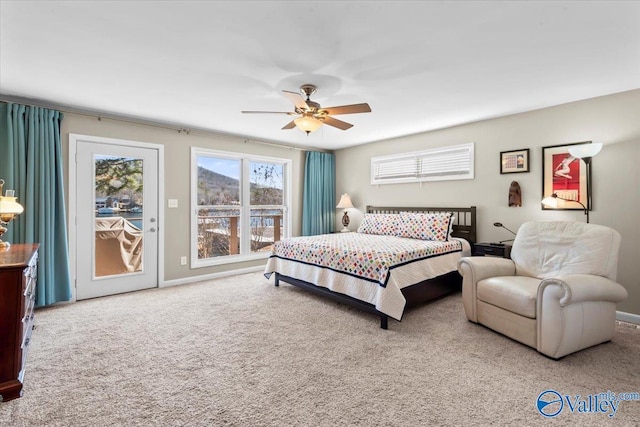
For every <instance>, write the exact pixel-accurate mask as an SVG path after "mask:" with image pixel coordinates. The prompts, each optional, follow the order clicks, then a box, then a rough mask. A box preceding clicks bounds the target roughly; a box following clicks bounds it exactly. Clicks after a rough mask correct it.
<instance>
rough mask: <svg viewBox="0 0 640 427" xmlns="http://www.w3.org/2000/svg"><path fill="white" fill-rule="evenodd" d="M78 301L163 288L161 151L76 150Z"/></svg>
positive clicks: (103, 146) (90, 146)
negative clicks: (160, 266) (160, 281)
mask: <svg viewBox="0 0 640 427" xmlns="http://www.w3.org/2000/svg"><path fill="white" fill-rule="evenodd" d="M76 162H77V165H76V171H77V172H76V180H77V182H76V192H77V194H76V200H77V201H76V230H77V232H76V250H77V254H76V257H77V262H76V270H77V274H76V298H77V299H78V300H81V299H86V298H93V297H99V296H104V295H111V294H117V293H122V292H130V291H136V290H140V289H146V288H152V287H156V286H157V285H158V151H157V150H155V149H150V148H139V147H130V146H125V145H116V144H108V143H101V142H87V141H79V142H78V144H77V147H76Z"/></svg>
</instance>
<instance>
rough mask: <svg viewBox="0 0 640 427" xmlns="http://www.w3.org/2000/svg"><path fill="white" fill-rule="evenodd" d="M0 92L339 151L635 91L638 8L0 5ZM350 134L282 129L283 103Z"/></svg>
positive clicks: (565, 4) (639, 78)
mask: <svg viewBox="0 0 640 427" xmlns="http://www.w3.org/2000/svg"><path fill="white" fill-rule="evenodd" d="M0 16H1V18H0V19H1V20H0V64H1V65H0V94H1V95H2V97H3V99H5V100H6V99H14V100H15V99H20V98H22V99H27V100H31V101H33V102H34V103H36V101H38V102H41V103H49V104H48V105H58V106H63V107H68V108H79V109H86V110H91V111H96V112H103V113H111V114H117V115H124V116H128V117H134V118H141V119H147V120H153V121H159V122H163V123H171V124H177V125H179V126H181V127H185V128H190V129H206V130H215V131H221V132H225V133H232V134H237V135H241V136H244V137H248V138H251V139H259V140H262V141H275V142H279V143H284V144H287V145H294V146H300V147H307V146H310V147H319V148H325V149H338V148H341V147H348V146H352V145H356V144H361V143H365V142H371V141H376V140H381V139H388V138H393V137H397V136H402V135H408V134H414V133H419V132H424V131H429V130H433V129H439V128H443V127H449V126H454V125H457V124H461V123H468V122H472V121H477V120H482V119H487V118H492V117H498V116H503V115H507V114H512V113H517V112H523V111H528V110H532V109H537V108H542V107H547V106H551V105H557V104H562V103H566V102H571V101H576V100H580V99H586V98H592V97H596V96H601V95H606V94H611V93H616V92H622V91H626V90H631V89H637V88H640V2H635V1H632V2H628V1H627V2H624V1H623V2H612V1H606V2H597V1H589V2H580V1H554V2H551V1H542V2H534V1H531V2H515V1H510V2H509V1H499V2H497V1H490V2H480V1H478V2H438V1H432V2H426V1H425V2H419V1H409V2H403V1H357V2H353V1H352V2H346V1H345V2H337V1H318V0H316V1H297V2H292V1H284V2H279V1H258V2H248V1H233V2H226V1H209V2H207V1H138V2H133V1H128V2H124V1H117V2H111V1H20V2H19V1H5V0H1V2H0ZM303 83H312V84H315V85H316V86H318V91H317V93H316V94H315V96H312V99H313V100H315V101H317V102H319V103H320V104H322V106H324V107H328V106H335V105H343V104H353V103H361V102H368V103H369V105H370V106H371V109H372V112H371V113H368V114H353V115H341V116H338V117H337V118H339V119H341V120H344V121H347V122H350V123H353V124H354V127H353V128H351V129H349V130H347V131H341V130H338V129H335V128H331V127H329V126H322V127H321V129H320V130H318V131H317V132H315V133H312V134H310V135H309V136H307V135H305V134H304V133H303V132H301V131H299V130H298V129H292V130H281V129H280V128H281V127H282V126H284V125H285V124H286V123H288V122H289V121H290V120H291V118H290V117H289V116H286V115H271V114H269V115H246V114H241V113H240V111H241V110H275V111H293V106H292V104H291V103H290V102H289V101H288V100H287V99H286V98H284V97H283V96H282V94H281V90H282V89H287V90H293V91H296V90H297V89H298V87H299V86H300V85H301V84H303Z"/></svg>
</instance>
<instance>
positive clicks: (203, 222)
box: [191, 148, 290, 267]
mask: <svg viewBox="0 0 640 427" xmlns="http://www.w3.org/2000/svg"><path fill="white" fill-rule="evenodd" d="M191 154H192V155H191V157H192V159H191V162H192V168H191V183H192V184H191V200H192V206H194V207H195V209H193V211H192V218H191V224H192V234H191V259H192V267H203V266H207V265H215V264H222V263H228V262H238V261H243V260H249V259H256V258H264V257H266V256H267V255H268V253H269V250H270V249H271V246H272V245H273V243H274V242H277V241H279V240H280V239H281V238H283V237H286V236H288V235H289V233H290V231H289V229H290V219H289V209H288V206H289V201H288V199H289V194H290V180H289V168H290V160H287V159H276V158H267V157H258V156H250V155H247V154H240V153H228V152H221V151H213V150H206V149H198V148H193V149H192V153H191Z"/></svg>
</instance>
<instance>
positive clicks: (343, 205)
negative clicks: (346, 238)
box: [336, 193, 353, 233]
mask: <svg viewBox="0 0 640 427" xmlns="http://www.w3.org/2000/svg"><path fill="white" fill-rule="evenodd" d="M352 208H353V203H351V198H350V197H349V195H348V194H346V193H345V194H343V195H342V197H340V201H339V202H338V206H336V209H344V215H342V225H343V226H344V228H343V229H342V230H340V231H341V232H343V233H346V232H349V231H350V230H349V227H348V225H349V215H348V214H347V209H352Z"/></svg>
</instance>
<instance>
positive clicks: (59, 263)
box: [0, 103, 71, 306]
mask: <svg viewBox="0 0 640 427" xmlns="http://www.w3.org/2000/svg"><path fill="white" fill-rule="evenodd" d="M62 117H63V116H62V113H60V112H59V111H55V110H50V109H47V108H40V107H31V106H26V105H21V104H15V103H0V178H3V179H4V180H5V187H4V188H5V190H6V189H13V190H15V191H16V196H17V197H18V202H19V203H20V204H21V205H22V206H24V212H23V213H22V214H21V215H19V216H18V217H17V218H16V219H14V220H13V221H12V222H11V224H10V225H9V227H7V228H8V229H9V231H8V232H7V233H6V234H5V236H6V237H7V239H5V240H7V241H8V242H12V243H14V244H15V243H39V244H40V250H39V252H38V281H37V286H36V305H37V306H44V305H50V304H53V303H56V302H59V301H68V300H70V299H71V279H70V272H69V250H68V243H67V220H66V212H65V209H66V208H65V200H64V183H63V168H62V147H61V141H60V122H61V121H62Z"/></svg>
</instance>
